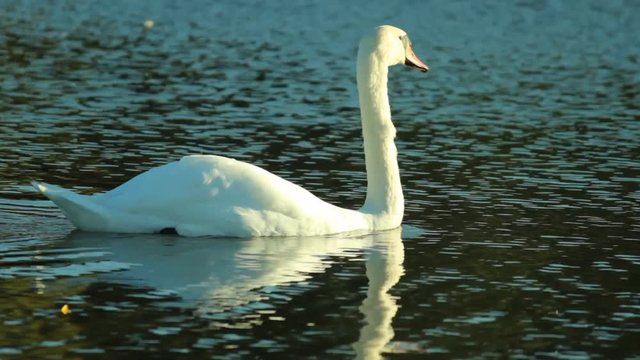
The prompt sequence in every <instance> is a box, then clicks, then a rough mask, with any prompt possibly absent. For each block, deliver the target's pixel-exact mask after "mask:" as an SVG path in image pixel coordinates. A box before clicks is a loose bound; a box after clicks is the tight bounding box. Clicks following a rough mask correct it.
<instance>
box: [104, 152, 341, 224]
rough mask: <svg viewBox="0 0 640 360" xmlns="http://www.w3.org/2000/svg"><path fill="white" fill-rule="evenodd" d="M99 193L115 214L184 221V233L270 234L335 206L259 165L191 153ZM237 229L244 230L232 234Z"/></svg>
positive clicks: (170, 222) (155, 219) (146, 218)
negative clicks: (296, 220)
mask: <svg viewBox="0 0 640 360" xmlns="http://www.w3.org/2000/svg"><path fill="white" fill-rule="evenodd" d="M100 197H101V198H100V199H99V201H100V203H101V204H102V205H103V206H104V207H105V208H108V209H111V210H112V211H113V213H114V214H121V216H129V217H133V218H135V216H136V215H137V214H140V215H141V216H142V215H144V217H145V221H147V222H149V223H153V224H155V223H156V222H158V223H162V224H165V225H163V226H166V227H177V228H179V227H180V226H182V229H183V233H186V232H192V233H193V234H196V233H201V232H202V233H212V231H211V229H212V228H216V229H218V230H219V231H220V232H219V234H220V235H238V236H246V235H265V232H267V230H265V229H266V228H265V226H267V227H270V230H269V231H272V232H273V234H274V235H275V234H277V233H278V232H280V231H282V232H290V231H291V229H278V228H277V227H278V226H280V227H282V226H300V224H299V223H295V224H294V222H293V221H291V220H287V218H291V219H302V218H306V217H314V216H317V215H318V212H319V211H320V213H322V212H323V211H324V209H326V208H327V207H332V208H335V207H333V206H332V205H329V204H327V203H325V202H323V201H322V200H320V199H318V198H317V197H316V196H314V195H313V194H311V193H310V192H309V191H307V190H305V189H304V188H302V187H300V186H298V185H295V184H293V183H291V182H289V181H287V180H284V179H282V178H280V177H278V176H276V175H274V174H271V173H269V172H268V171H266V170H264V169H261V168H259V167H257V166H254V165H251V164H247V163H244V162H240V161H236V160H233V159H229V158H225V157H220V156H210V155H208V156H207V155H195V156H187V157H184V158H182V159H181V160H180V161H177V162H173V163H169V164H167V165H163V166H160V167H157V168H153V169H151V170H149V171H147V172H145V173H142V174H140V175H138V176H136V177H135V178H133V179H131V180H130V181H128V182H126V183H124V184H122V185H121V186H119V187H117V188H115V189H113V190H112V191H109V192H108V193H106V194H103V195H100ZM336 209H337V208H336ZM118 216H120V215H118ZM115 221H120V222H126V221H128V220H127V219H124V218H119V219H116V220H115ZM135 221H140V220H135ZM154 226H157V225H154ZM187 227H188V229H187ZM234 228H238V229H243V230H238V231H239V233H237V234H232V233H230V231H231V229H234ZM158 230H160V229H158ZM242 231H245V232H247V233H242ZM179 232H180V231H179Z"/></svg>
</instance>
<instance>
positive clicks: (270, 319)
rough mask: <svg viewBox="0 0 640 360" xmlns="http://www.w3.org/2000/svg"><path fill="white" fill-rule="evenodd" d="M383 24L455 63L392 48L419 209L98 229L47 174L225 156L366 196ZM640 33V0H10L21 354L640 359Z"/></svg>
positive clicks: (12, 225)
mask: <svg viewBox="0 0 640 360" xmlns="http://www.w3.org/2000/svg"><path fill="white" fill-rule="evenodd" d="M146 20H153V21H154V26H153V27H151V28H145V26H144V22H145V21H146ZM383 23H390V24H394V25H397V26H400V27H402V28H404V29H405V30H407V31H408V32H409V34H410V36H411V38H412V40H413V43H414V49H415V51H416V53H417V54H418V55H419V56H420V57H421V58H422V59H423V60H424V61H425V62H426V63H427V64H429V65H430V67H431V71H430V72H429V73H428V74H427V75H426V76H425V75H424V74H421V73H419V72H416V71H410V70H407V69H403V68H394V69H393V70H392V71H391V79H390V96H391V102H392V109H393V114H394V120H395V124H396V127H397V129H398V138H397V145H398V149H399V163H400V168H401V173H402V181H403V187H404V191H405V199H406V212H405V220H404V224H405V225H403V229H402V231H400V230H395V231H390V232H383V233H380V234H373V235H363V236H335V237H324V238H306V239H297V238H287V239H249V240H233V239H210V238H202V239H200V238H199V239H190V238H179V237H176V236H170V235H166V236H160V235H158V236H138V235H135V236H134V235H117V234H90V233H81V232H77V231H73V228H72V226H71V225H70V223H69V222H68V221H67V220H66V219H65V218H64V217H62V215H61V213H60V211H59V210H58V209H57V208H55V207H54V206H53V204H52V203H51V202H49V201H45V199H43V198H42V197H41V196H38V195H37V194H35V193H34V192H33V191H32V190H31V188H30V187H29V186H28V184H29V181H30V180H32V179H37V180H44V181H47V182H50V183H54V184H58V185H62V186H65V187H70V188H74V189H75V190H77V191H79V192H84V193H91V192H96V191H106V190H109V189H111V188H113V187H115V186H116V185H118V184H120V183H122V182H124V181H126V180H127V179H129V178H131V177H132V176H134V175H136V174H138V173H139V172H141V171H144V170H146V169H149V168H151V167H154V166H157V165H160V164H164V163H166V162H168V161H172V160H176V159H179V158H180V157H181V156H183V155H186V154H194V153H195V154H199V153H206V154H224V155H227V156H231V157H234V158H237V159H240V160H244V161H249V162H252V163H255V164H258V165H260V166H262V167H264V168H266V169H268V170H270V171H272V172H274V173H276V174H279V175H281V176H283V177H285V178H287V179H289V180H292V181H294V182H296V183H298V184H300V185H302V186H304V187H306V188H307V189H309V190H311V191H312V192H314V193H315V194H317V195H318V196H319V197H321V198H323V199H325V200H327V201H330V202H333V203H335V204H338V205H341V206H345V207H352V208H355V207H358V206H359V205H360V204H361V203H362V202H363V200H364V195H365V194H364V191H365V186H366V184H365V180H366V177H365V173H364V160H363V154H362V149H361V139H360V128H359V125H360V124H359V112H358V104H357V94H356V92H355V74H354V72H355V53H356V44H357V41H358V39H359V37H360V36H361V34H362V33H363V32H365V31H366V30H367V29H369V28H371V27H373V26H375V25H379V24H383ZM638 34H640V3H639V2H637V1H606V2H605V1H599V0H593V1H579V2H578V1H537V0H536V1H524V0H523V1H517V2H515V1H513V2H507V1H471V0H466V1H462V0H461V1H411V0H407V1H402V2H399V1H398V2H393V1H381V0H380V1H353V2H352V1H337V0H328V1H304V2H302V1H301V2H284V1H273V2H272V1H269V2H266V1H255V0H239V1H229V2H227V1H217V2H205V1H190V2H187V3H184V4H183V3H181V2H180V3H178V2H172V1H150V0H149V1H124V0H122V1H110V2H104V1H102V2H82V1H77V2H76V1H19V2H16V1H0V86H1V96H0V145H1V146H0V358H20V359H22V358H48V359H60V358H108V359H113V358H185V359H186V358H194V359H195V358H197V359H203V358H212V359H227V358H228V359H254V358H260V359H348V358H362V359H376V358H380V357H382V358H388V359H396V358H398V359H404V358H411V359H422V358H514V359H521V358H528V357H538V358H561V359H589V358H603V359H604V358H606V359H614V358H615V359H619V358H636V359H638V358H639V357H640V341H638V340H639V339H640V141H639V139H640V71H639V70H640V45H639V44H638ZM167 191H170V189H168V190H167ZM64 304H68V305H69V307H70V309H71V313H69V314H67V315H63V314H62V313H61V312H60V308H61V307H62V305H64Z"/></svg>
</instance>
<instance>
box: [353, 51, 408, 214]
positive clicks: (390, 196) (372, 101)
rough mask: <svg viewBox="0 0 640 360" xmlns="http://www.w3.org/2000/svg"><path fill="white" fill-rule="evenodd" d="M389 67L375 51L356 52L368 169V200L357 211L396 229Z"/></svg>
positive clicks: (400, 201) (398, 195)
mask: <svg viewBox="0 0 640 360" xmlns="http://www.w3.org/2000/svg"><path fill="white" fill-rule="evenodd" d="M388 71H389V70H388V66H387V65H386V64H384V63H383V62H382V61H381V59H380V57H379V56H377V54H376V53H375V52H371V51H367V49H366V47H365V48H364V49H363V48H362V46H361V48H360V50H359V52H358V94H359V97H360V114H361V118H362V136H363V138H364V156H365V162H366V166H367V198H366V200H365V203H364V205H363V206H362V209H361V210H360V211H362V212H364V213H369V214H373V215H379V216H382V217H384V218H385V220H386V221H385V222H389V223H391V224H395V226H399V225H400V222H401V221H402V215H403V212H404V198H403V196H402V186H401V184H400V171H399V169H398V160H397V150H396V146H395V143H394V142H393V140H394V138H395V136H396V129H395V127H394V126H393V123H392V122H391V108H390V106H389V97H388V95H387V74H388Z"/></svg>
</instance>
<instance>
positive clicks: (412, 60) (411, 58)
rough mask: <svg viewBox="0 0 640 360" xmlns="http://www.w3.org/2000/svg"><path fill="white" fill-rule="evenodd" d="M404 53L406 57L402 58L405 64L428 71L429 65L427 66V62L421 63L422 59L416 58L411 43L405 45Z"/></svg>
mask: <svg viewBox="0 0 640 360" xmlns="http://www.w3.org/2000/svg"><path fill="white" fill-rule="evenodd" d="M405 54H406V55H405V56H406V57H407V58H406V59H405V60H404V64H405V65H407V66H410V67H414V68H416V69H418V70H420V71H422V72H427V71H429V67H428V66H427V64H425V63H423V62H422V60H420V59H418V57H417V56H416V53H414V52H413V49H412V48H411V45H409V46H407V49H406V50H405Z"/></svg>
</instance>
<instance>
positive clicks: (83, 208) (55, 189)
mask: <svg viewBox="0 0 640 360" xmlns="http://www.w3.org/2000/svg"><path fill="white" fill-rule="evenodd" d="M31 185H32V186H33V187H34V188H35V189H36V190H37V191H38V192H39V193H41V194H43V195H44V196H46V197H48V198H49V200H51V201H53V202H54V203H55V204H56V205H58V207H59V208H60V209H61V210H62V212H63V213H64V214H65V215H66V216H67V218H69V220H71V222H72V223H73V225H75V226H76V227H77V228H79V229H81V230H100V229H103V228H105V227H106V225H107V221H106V220H107V217H106V216H105V211H104V209H103V208H102V207H101V206H100V205H99V204H97V203H96V202H95V201H94V198H93V196H86V195H79V194H76V193H74V192H73V191H71V190H67V189H64V188H61V187H59V186H55V185H50V184H47V183H43V182H37V181H32V182H31Z"/></svg>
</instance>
